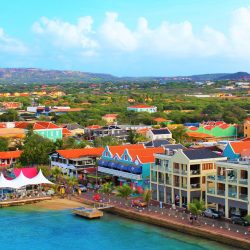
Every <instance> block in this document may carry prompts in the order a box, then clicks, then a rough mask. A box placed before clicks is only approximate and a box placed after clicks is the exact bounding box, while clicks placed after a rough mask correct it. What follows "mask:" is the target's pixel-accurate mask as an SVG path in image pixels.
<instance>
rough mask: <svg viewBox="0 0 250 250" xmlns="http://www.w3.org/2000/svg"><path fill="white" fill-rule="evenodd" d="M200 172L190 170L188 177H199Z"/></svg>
mask: <svg viewBox="0 0 250 250" xmlns="http://www.w3.org/2000/svg"><path fill="white" fill-rule="evenodd" d="M199 174H200V170H190V175H199Z"/></svg>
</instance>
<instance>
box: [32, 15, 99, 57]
mask: <svg viewBox="0 0 250 250" xmlns="http://www.w3.org/2000/svg"><path fill="white" fill-rule="evenodd" d="M92 23H93V19H92V17H90V16H86V17H81V18H79V19H78V20H77V23H76V24H71V23H68V22H64V21H61V20H58V19H49V18H47V17H42V18H40V20H39V21H38V22H35V23H34V24H33V27H32V29H33V31H34V32H35V33H37V34H39V35H43V36H45V37H46V38H47V39H52V42H53V44H54V45H55V46H57V47H59V48H61V49H65V48H66V49H67V48H80V49H84V50H88V51H92V50H94V49H96V48H98V43H97V41H96V40H94V39H92V38H91V37H92V35H93V33H94V32H93V30H92ZM89 53H90V52H89Z"/></svg>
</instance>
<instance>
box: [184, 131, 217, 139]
mask: <svg viewBox="0 0 250 250" xmlns="http://www.w3.org/2000/svg"><path fill="white" fill-rule="evenodd" d="M187 135H188V136H189V137H191V138H213V136H212V135H209V134H206V133H199V132H187Z"/></svg>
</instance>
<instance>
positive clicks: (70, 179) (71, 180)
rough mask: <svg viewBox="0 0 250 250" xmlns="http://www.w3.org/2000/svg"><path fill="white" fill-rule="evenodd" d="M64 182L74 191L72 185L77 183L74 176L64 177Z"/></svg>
mask: <svg viewBox="0 0 250 250" xmlns="http://www.w3.org/2000/svg"><path fill="white" fill-rule="evenodd" d="M66 183H67V185H68V187H69V188H70V189H72V190H73V193H74V187H75V186H76V185H77V184H78V179H77V178H76V177H75V176H72V177H66Z"/></svg>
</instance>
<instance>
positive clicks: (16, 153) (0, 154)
mask: <svg viewBox="0 0 250 250" xmlns="http://www.w3.org/2000/svg"><path fill="white" fill-rule="evenodd" d="M22 152H23V151H20V150H16V151H6V152H0V159H11V158H19V157H20V156H21V154H22Z"/></svg>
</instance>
